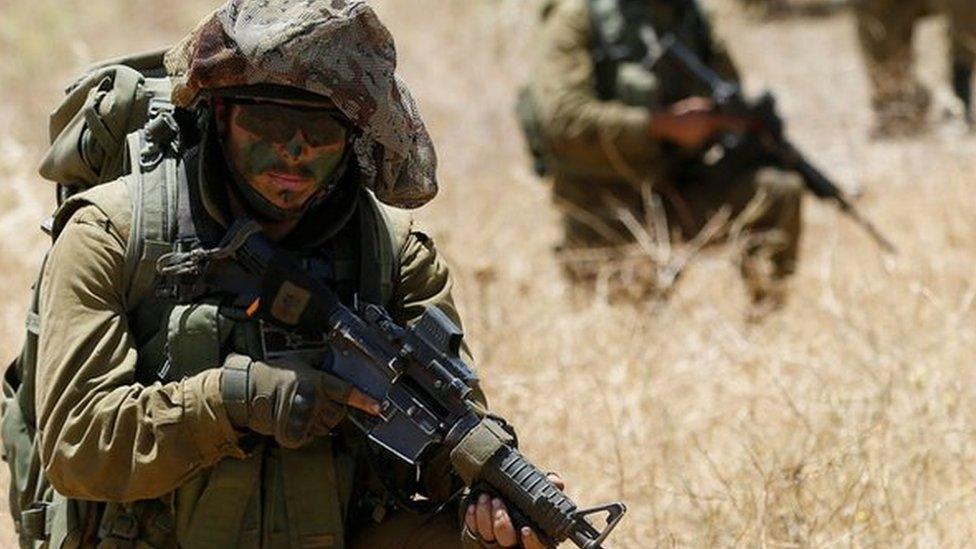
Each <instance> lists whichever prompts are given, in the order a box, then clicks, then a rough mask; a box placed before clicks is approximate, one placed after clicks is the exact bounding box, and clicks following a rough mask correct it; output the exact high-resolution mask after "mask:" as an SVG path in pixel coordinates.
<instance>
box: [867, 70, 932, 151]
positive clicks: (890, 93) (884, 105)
mask: <svg viewBox="0 0 976 549" xmlns="http://www.w3.org/2000/svg"><path fill="white" fill-rule="evenodd" d="M931 104H932V96H931V93H930V92H929V90H928V89H926V88H925V87H924V86H923V85H922V84H920V83H918V82H916V81H914V80H910V81H909V82H908V83H906V82H895V81H889V82H887V83H885V84H884V85H883V89H881V90H879V92H878V93H877V94H876V96H875V99H874V101H873V105H874V112H875V125H874V127H873V128H872V130H871V137H873V138H875V139H889V138H898V137H912V136H917V135H920V134H922V133H925V132H926V131H927V130H928V129H929V127H928V112H929V107H930V106H931Z"/></svg>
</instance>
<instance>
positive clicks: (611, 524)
mask: <svg viewBox="0 0 976 549" xmlns="http://www.w3.org/2000/svg"><path fill="white" fill-rule="evenodd" d="M601 513H606V515H607V525H606V527H604V529H603V531H602V532H600V535H598V536H597V537H596V539H594V540H592V541H589V542H587V544H586V547H585V548H584V549H590V548H597V547H602V546H603V542H604V541H606V539H607V537H609V536H610V533H611V532H613V529H614V528H616V527H617V525H618V524H620V520H621V519H623V518H624V514H626V513H627V506H626V505H624V504H623V503H620V502H616V503H608V504H606V505H598V506H596V507H590V508H589V509H580V510H578V511H576V512H575V513H573V519H576V520H582V521H583V522H585V523H587V524H589V522H588V521H587V520H586V517H588V516H591V515H598V514H601Z"/></svg>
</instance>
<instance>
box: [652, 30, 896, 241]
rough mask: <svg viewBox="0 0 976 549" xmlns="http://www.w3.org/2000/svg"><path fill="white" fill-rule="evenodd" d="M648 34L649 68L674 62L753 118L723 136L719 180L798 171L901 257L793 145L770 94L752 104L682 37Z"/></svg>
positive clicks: (739, 114)
mask: <svg viewBox="0 0 976 549" xmlns="http://www.w3.org/2000/svg"><path fill="white" fill-rule="evenodd" d="M651 38H652V37H650V36H644V42H645V44H647V45H648V52H647V57H646V58H645V60H644V65H645V67H646V68H647V69H648V70H650V71H652V72H653V71H654V69H655V68H657V67H658V66H659V64H662V63H670V64H672V65H673V66H675V67H677V68H678V69H679V70H680V71H681V72H682V73H683V74H685V75H687V76H688V77H689V78H690V79H691V81H692V83H693V84H694V85H695V86H696V87H697V88H698V91H697V92H696V93H701V94H703V95H707V96H708V97H710V98H711V99H712V101H713V102H714V104H715V108H716V110H717V111H718V112H720V113H722V114H726V115H729V116H731V117H735V118H740V119H744V120H747V121H749V122H750V123H751V125H750V129H749V130H747V131H745V132H743V133H741V134H736V133H727V134H725V135H722V136H721V138H720V141H719V143H718V145H720V146H721V148H722V149H723V150H722V153H723V154H722V156H721V158H720V159H718V160H717V161H715V162H713V163H710V164H708V166H707V169H708V171H709V173H711V174H714V175H715V176H717V177H726V178H729V177H734V176H735V175H737V174H739V173H743V172H744V171H747V170H754V169H756V168H760V167H764V166H768V167H776V168H781V169H785V170H790V171H794V172H796V173H798V174H799V175H800V177H801V178H802V179H803V182H804V184H805V185H806V188H807V189H809V190H810V192H812V193H813V194H814V195H815V196H816V197H817V198H821V199H825V200H832V201H833V202H834V203H836V204H837V206H838V207H839V208H840V210H841V211H842V212H843V213H845V214H847V215H848V216H850V218H851V219H853V220H854V222H855V223H857V224H858V225H860V226H861V227H862V228H863V229H864V230H865V231H867V233H868V234H869V235H870V236H871V238H872V239H874V241H875V242H876V243H877V244H878V245H879V246H880V247H881V248H882V249H883V250H885V251H886V252H889V253H895V246H894V245H893V244H892V243H891V241H890V240H888V239H887V238H885V236H884V235H883V234H881V232H880V231H879V230H878V229H877V228H876V227H875V226H874V224H873V223H871V221H870V220H869V219H867V218H866V217H864V215H863V214H861V212H860V211H859V210H858V209H857V208H856V207H855V206H854V204H853V203H852V202H851V200H850V199H849V198H848V197H847V195H846V194H845V193H844V191H842V190H841V189H840V188H838V187H837V185H835V184H834V183H833V182H832V181H831V180H830V178H828V177H827V176H826V175H824V173H823V172H821V171H820V170H819V169H818V168H817V167H816V166H814V165H813V164H811V163H810V161H809V160H807V158H806V157H805V156H804V155H803V153H801V152H800V151H799V150H797V148H796V147H795V146H794V145H793V143H792V142H790V140H789V139H788V138H787V137H786V128H785V124H784V122H783V119H782V117H780V115H779V113H778V112H777V109H776V98H775V97H773V95H772V94H771V93H769V92H766V93H764V94H763V95H761V96H760V97H759V98H758V99H757V100H755V101H748V100H747V99H746V98H745V96H744V95H743V93H742V88H741V87H740V86H739V85H738V84H737V83H735V82H731V81H728V80H725V79H723V78H722V77H721V76H719V75H718V74H717V73H716V72H715V71H714V70H712V69H711V68H710V67H709V66H708V65H706V64H705V63H703V62H702V60H701V59H699V58H698V56H697V55H695V53H694V52H693V51H691V50H690V49H688V47H687V46H685V45H684V44H683V43H682V42H681V41H680V40H678V38H677V37H675V36H674V35H672V34H668V35H666V36H664V37H662V38H661V40H660V41H659V42H658V41H656V40H653V39H651Z"/></svg>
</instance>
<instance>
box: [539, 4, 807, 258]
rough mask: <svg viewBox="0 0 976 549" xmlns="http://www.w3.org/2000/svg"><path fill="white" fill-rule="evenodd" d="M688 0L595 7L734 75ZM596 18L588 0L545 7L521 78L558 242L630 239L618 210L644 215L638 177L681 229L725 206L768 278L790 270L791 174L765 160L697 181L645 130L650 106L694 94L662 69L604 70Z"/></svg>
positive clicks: (580, 244)
mask: <svg viewBox="0 0 976 549" xmlns="http://www.w3.org/2000/svg"><path fill="white" fill-rule="evenodd" d="M607 4H609V5H612V3H607ZM621 4H623V5H626V4H627V1H626V0H624V2H622V3H621ZM688 4H689V5H690V6H691V9H690V11H689V12H686V13H685V14H683V15H681V14H679V13H678V12H676V11H675V10H674V9H673V8H672V7H671V6H670V5H669V4H668V3H667V2H662V1H649V2H647V3H646V4H642V3H641V2H630V8H629V9H631V10H632V11H631V12H630V13H627V14H621V16H619V18H618V21H616V22H614V21H612V19H613V18H614V17H617V15H615V14H613V13H612V12H610V13H606V14H604V16H605V17H608V18H610V19H611V22H610V23H608V25H609V26H611V27H613V26H614V25H617V26H619V27H622V28H627V27H634V26H635V25H636V24H637V23H640V22H641V21H642V22H643V23H644V24H646V25H648V26H650V27H651V28H653V31H654V33H653V34H656V35H657V36H661V35H663V34H664V33H666V32H674V33H676V34H677V35H678V36H679V37H680V38H681V39H682V40H683V42H684V43H685V44H686V45H688V46H689V47H691V48H692V49H693V50H694V51H696V53H698V54H699V55H700V56H701V58H702V59H703V60H705V62H706V63H708V64H709V65H710V66H711V67H713V68H714V69H715V70H716V71H717V72H719V73H720V74H722V75H723V76H724V77H727V78H732V79H737V71H736V68H735V65H734V63H733V62H732V60H731V58H730V57H729V56H728V54H727V52H726V51H725V49H724V48H723V47H722V45H721V44H720V43H718V42H717V41H715V40H714V38H713V36H712V33H711V30H710V27H709V24H708V21H707V20H706V19H705V17H704V16H703V14H701V13H700V11H699V9H698V7H697V5H694V4H693V3H688ZM633 10H636V11H633ZM638 18H639V19H638ZM636 26H639V25H636ZM594 28H595V24H594V18H593V17H592V14H591V12H590V9H589V6H588V1H587V0H561V1H559V2H556V3H554V4H552V5H551V6H549V9H548V10H547V12H546V13H545V15H544V18H543V21H542V23H541V29H540V32H539V36H538V40H537V44H538V52H539V57H538V62H537V66H536V68H535V71H534V72H533V77H532V80H531V82H530V90H531V91H532V93H533V97H534V99H535V101H536V105H537V109H538V112H539V118H540V122H541V125H542V126H543V133H544V137H545V140H546V141H547V144H548V147H549V149H550V151H551V154H552V156H553V159H552V162H551V167H552V171H553V172H554V173H553V175H554V177H553V196H554V199H555V202H556V203H557V205H558V206H559V207H560V208H561V210H562V212H563V220H564V221H563V223H564V233H565V238H564V243H563V248H565V249H578V248H588V247H602V246H612V245H618V244H622V243H626V242H630V241H632V240H633V236H632V233H631V232H629V231H628V230H627V229H626V228H625V227H624V225H623V224H622V223H621V220H620V213H621V212H620V208H621V206H623V207H624V208H626V209H628V210H629V211H630V212H631V213H632V214H633V216H634V218H635V219H637V220H645V219H646V218H647V212H646V211H645V204H647V201H646V200H645V198H646V197H647V189H646V188H645V187H646V186H647V185H646V183H647V182H650V183H651V184H653V186H654V189H655V191H656V192H658V193H660V194H661V195H662V196H663V199H664V200H663V201H664V205H665V209H666V212H667V218H668V220H669V222H670V225H671V226H672V228H673V230H677V231H678V232H679V233H680V234H681V236H683V237H685V238H690V237H692V236H694V235H695V234H697V233H698V231H699V230H700V229H701V228H702V227H703V226H704V225H705V224H706V223H707V222H708V220H709V219H710V218H711V217H712V216H713V215H714V214H716V213H717V212H718V211H719V210H720V209H721V208H722V207H723V206H728V207H730V209H731V213H732V214H733V216H737V219H736V221H735V223H734V226H735V227H737V228H738V230H739V232H740V233H742V234H745V235H748V236H750V238H751V240H752V241H753V242H755V243H756V245H751V246H749V247H748V248H749V249H750V250H751V252H752V254H751V255H750V257H757V256H758V255H759V254H760V252H761V253H762V254H763V255H765V256H767V257H769V258H770V259H771V260H772V261H773V263H774V268H775V271H776V274H777V275H778V276H784V275H787V274H790V273H792V272H793V271H794V270H795V264H796V256H797V242H798V239H799V233H800V198H801V184H800V181H799V179H798V178H797V177H796V176H794V175H793V174H787V173H783V172H779V171H776V170H768V169H767V170H761V171H759V172H754V173H748V174H744V175H742V176H739V177H736V178H734V179H724V178H722V179H721V180H711V181H706V180H702V179H698V178H695V177H694V175H693V174H692V173H690V172H688V171H684V170H682V169H680V168H679V167H678V164H679V160H680V158H681V157H680V155H681V153H680V152H679V151H677V150H676V149H675V148H673V147H671V146H669V145H667V144H663V143H661V142H660V141H656V140H654V139H652V138H651V137H650V132H649V128H650V118H651V112H652V111H653V110H663V109H665V108H666V107H667V106H669V105H671V104H672V103H675V102H677V101H679V100H681V99H684V98H687V97H689V96H691V95H692V93H691V90H689V89H687V88H686V87H685V85H684V82H685V81H686V80H685V78H684V77H683V76H682V75H681V74H680V73H677V72H676V69H671V68H669V67H665V68H661V69H660V70H658V71H656V73H657V74H651V73H650V72H648V71H646V70H644V69H643V68H642V67H641V66H640V64H639V63H637V62H622V63H619V64H617V65H616V66H612V67H610V68H609V70H608V69H607V68H606V67H605V66H601V64H600V63H598V62H597V60H596V59H595V54H594V50H595V48H594V43H595V40H596V39H597V37H596V36H595V34H596V33H595V31H594ZM625 32H627V31H625ZM632 32H636V31H632Z"/></svg>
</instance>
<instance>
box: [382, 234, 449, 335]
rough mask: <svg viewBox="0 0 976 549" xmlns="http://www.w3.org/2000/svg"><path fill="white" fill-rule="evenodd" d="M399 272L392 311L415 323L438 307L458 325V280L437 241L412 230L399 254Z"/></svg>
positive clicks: (398, 319) (394, 315) (408, 322)
mask: <svg viewBox="0 0 976 549" xmlns="http://www.w3.org/2000/svg"><path fill="white" fill-rule="evenodd" d="M398 257H399V265H400V267H399V274H398V276H397V279H396V281H395V282H394V286H393V299H392V300H391V303H390V314H392V315H393V317H394V318H395V319H396V320H397V322H400V323H401V324H412V323H414V322H416V321H418V320H420V317H421V316H422V315H423V314H424V311H425V310H426V309H427V307H432V306H434V307H437V308H439V309H440V310H442V311H443V312H444V313H446V314H447V316H449V317H450V318H451V320H453V321H454V322H455V323H456V324H457V325H458V326H460V325H461V317H460V315H459V314H458V312H457V307H455V305H454V297H453V296H452V295H451V290H452V288H453V286H454V283H453V281H452V279H451V273H450V270H449V269H448V267H447V264H446V263H444V261H443V260H442V259H441V257H440V256H439V255H438V254H437V249H436V248H435V247H434V242H433V240H431V239H430V237H428V236H427V235H425V234H424V233H422V232H418V231H413V230H411V231H410V232H409V234H408V235H407V238H406V240H405V242H404V243H403V247H402V248H401V250H400V253H399V255H398Z"/></svg>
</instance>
